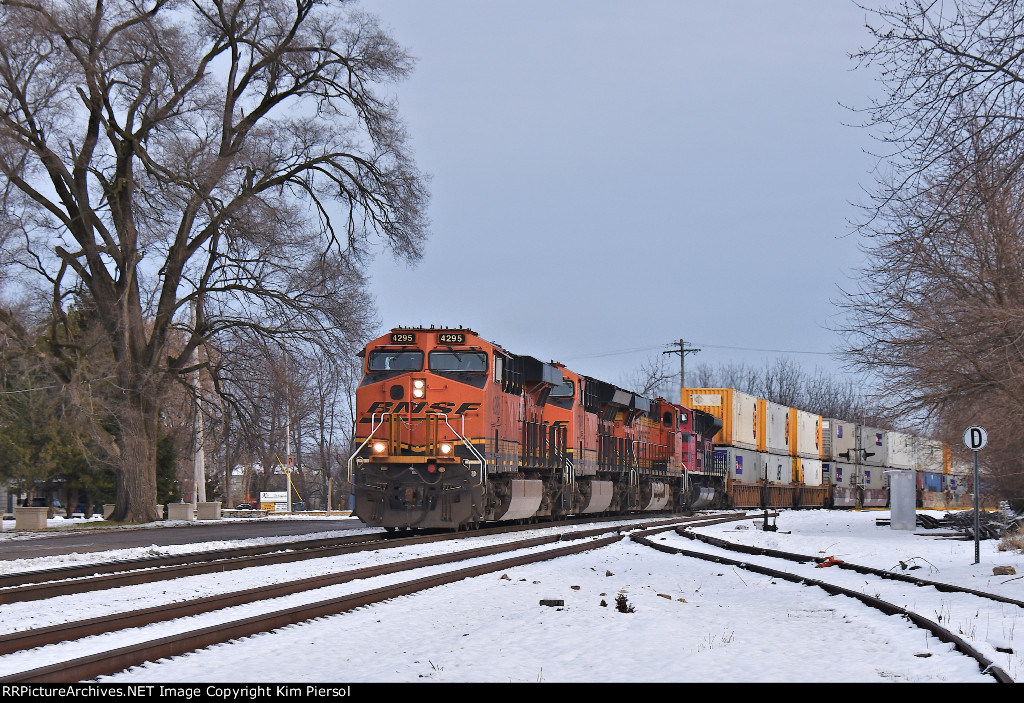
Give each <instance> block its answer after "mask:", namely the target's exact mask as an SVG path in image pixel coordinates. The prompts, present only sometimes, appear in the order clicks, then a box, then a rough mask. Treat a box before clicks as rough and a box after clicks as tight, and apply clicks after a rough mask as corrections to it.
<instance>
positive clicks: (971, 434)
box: [964, 425, 988, 452]
mask: <svg viewBox="0 0 1024 703" xmlns="http://www.w3.org/2000/svg"><path fill="white" fill-rule="evenodd" d="M986 444H988V432H986V431H985V428H984V427H978V426H977V425H974V426H971V427H968V428H967V429H966V430H964V446H966V447H967V448H968V449H970V450H971V451H973V452H976V451H978V450H979V449H984V448H985V445H986Z"/></svg>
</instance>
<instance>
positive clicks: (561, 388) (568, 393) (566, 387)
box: [548, 380, 576, 398]
mask: <svg viewBox="0 0 1024 703" xmlns="http://www.w3.org/2000/svg"><path fill="white" fill-rule="evenodd" d="M575 392H576V390H575V389H574V388H573V385H572V381H571V380H565V381H562V383H561V385H558V386H555V387H554V388H552V389H551V392H550V393H549V394H548V397H549V398H572V396H573V394H574V393H575Z"/></svg>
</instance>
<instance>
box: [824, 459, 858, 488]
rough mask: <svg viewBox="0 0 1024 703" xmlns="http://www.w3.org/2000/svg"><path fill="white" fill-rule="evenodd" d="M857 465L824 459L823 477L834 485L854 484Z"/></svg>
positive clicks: (849, 485) (847, 485)
mask: <svg viewBox="0 0 1024 703" xmlns="http://www.w3.org/2000/svg"><path fill="white" fill-rule="evenodd" d="M856 469H857V467H856V466H854V465H853V464H848V463H846V462H844V461H823V462H821V474H822V478H823V479H828V482H829V483H831V484H832V485H833V486H846V487H847V488H849V487H851V486H853V480H854V476H855V475H856V473H857V472H856Z"/></svg>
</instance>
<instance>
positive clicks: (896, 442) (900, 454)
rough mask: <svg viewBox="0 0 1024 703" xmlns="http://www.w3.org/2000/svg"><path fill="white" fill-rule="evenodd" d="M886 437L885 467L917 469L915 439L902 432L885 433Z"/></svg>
mask: <svg viewBox="0 0 1024 703" xmlns="http://www.w3.org/2000/svg"><path fill="white" fill-rule="evenodd" d="M886 436H887V437H888V439H889V447H888V450H887V454H886V456H887V461H886V463H885V466H891V467H892V468H894V469H914V468H917V459H916V456H915V455H916V454H917V442H916V441H915V440H916V438H915V437H914V436H913V435H909V434H905V433H903V432H887V433H886ZM868 451H871V450H870V449H869V450H868Z"/></svg>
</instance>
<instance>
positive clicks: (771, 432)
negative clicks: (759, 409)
mask: <svg viewBox="0 0 1024 703" xmlns="http://www.w3.org/2000/svg"><path fill="white" fill-rule="evenodd" d="M764 407H765V451H767V452H768V453H769V454H782V455H786V456H793V455H792V453H791V451H790V449H791V448H790V445H789V435H790V431H789V407H788V406H786V405H779V404H778V403H773V402H771V401H770V400H766V401H764Z"/></svg>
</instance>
